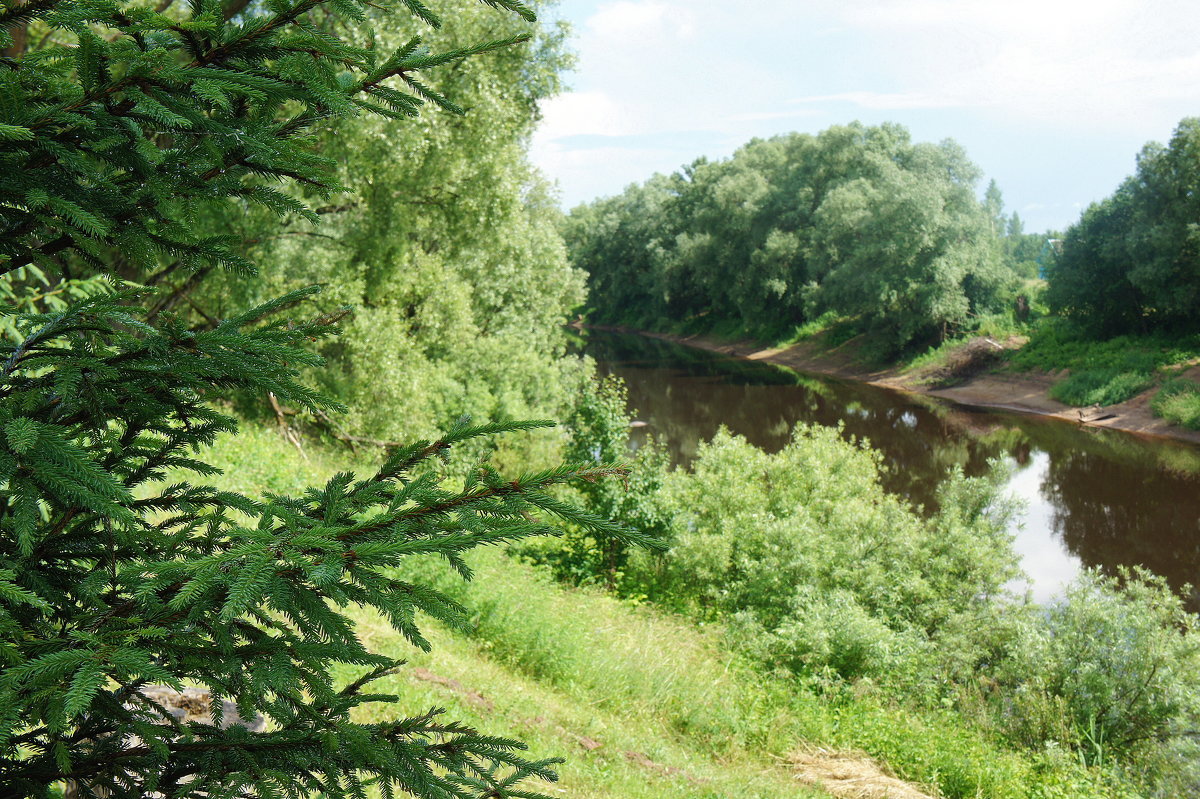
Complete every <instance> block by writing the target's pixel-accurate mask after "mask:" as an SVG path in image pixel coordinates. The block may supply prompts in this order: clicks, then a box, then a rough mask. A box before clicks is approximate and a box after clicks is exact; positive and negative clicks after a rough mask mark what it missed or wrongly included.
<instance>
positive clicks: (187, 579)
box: [0, 0, 641, 797]
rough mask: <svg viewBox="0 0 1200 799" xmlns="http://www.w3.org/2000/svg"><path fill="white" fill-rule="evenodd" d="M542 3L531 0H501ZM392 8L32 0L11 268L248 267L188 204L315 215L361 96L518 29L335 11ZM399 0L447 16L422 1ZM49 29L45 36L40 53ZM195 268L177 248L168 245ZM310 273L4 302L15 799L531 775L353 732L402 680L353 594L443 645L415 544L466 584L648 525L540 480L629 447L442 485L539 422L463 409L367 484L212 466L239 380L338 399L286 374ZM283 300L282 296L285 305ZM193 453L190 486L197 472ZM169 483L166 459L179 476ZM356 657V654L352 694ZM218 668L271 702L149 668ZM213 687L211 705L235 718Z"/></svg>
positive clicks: (0, 517) (5, 150)
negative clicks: (489, 35)
mask: <svg viewBox="0 0 1200 799" xmlns="http://www.w3.org/2000/svg"><path fill="white" fill-rule="evenodd" d="M488 5H491V6H493V7H498V8H503V9H507V10H508V11H509V12H513V13H516V14H518V15H520V16H522V17H523V18H525V19H526V20H527V21H531V18H532V14H531V13H530V12H529V10H528V9H526V8H525V7H524V6H522V5H521V4H520V3H519V2H516V0H488ZM377 8H378V5H377V4H376V3H375V2H366V1H365V0H364V1H363V2H356V1H355V0H271V2H269V3H265V4H262V5H259V4H245V3H236V4H235V5H233V6H222V5H221V4H220V3H219V2H216V1H215V0H194V2H191V3H190V4H188V5H187V6H186V7H174V6H172V5H171V4H170V3H160V4H158V5H150V4H145V3H140V2H124V1H123V0H94V1H93V2H84V0H33V1H32V2H27V3H23V4H10V5H9V6H8V7H7V8H6V9H5V10H4V11H3V12H0V28H2V29H3V30H5V31H7V33H5V34H4V41H3V42H0V46H3V47H5V48H7V49H6V51H5V56H4V60H3V61H2V62H0V225H2V226H3V229H4V235H3V236H2V237H0V273H3V274H5V275H10V276H11V275H14V274H16V273H17V271H18V270H21V269H32V268H36V269H38V270H41V271H42V272H43V273H56V272H57V273H62V272H63V271H64V270H66V269H68V268H70V266H71V265H72V264H78V263H89V264H91V265H93V267H95V268H97V269H103V268H104V267H105V266H106V265H107V266H112V265H114V264H113V262H115V261H118V260H119V261H120V262H121V264H120V265H122V266H125V265H128V264H135V265H140V268H145V269H152V268H153V267H154V265H155V264H162V263H163V262H164V261H166V262H168V263H169V264H170V265H171V266H172V267H173V268H176V269H182V270H187V269H204V268H208V267H213V268H225V269H230V270H234V271H239V270H240V271H250V270H252V269H253V264H252V263H250V262H248V261H247V259H246V258H245V257H244V255H243V254H242V248H241V243H240V242H238V241H237V240H235V239H234V238H231V237H230V236H228V235H224V234H222V233H221V232H219V231H217V232H212V231H206V230H205V229H204V226H203V225H200V224H197V223H196V220H198V219H201V218H203V217H204V216H205V215H207V214H211V213H212V208H213V207H214V205H220V204H224V203H237V204H244V205H246V207H250V205H258V206H262V207H265V208H269V209H271V210H273V211H275V212H277V213H281V214H297V215H301V216H306V217H309V218H312V219H314V220H315V219H316V218H317V217H318V215H317V214H316V213H315V212H314V211H313V209H312V208H311V207H310V206H309V205H307V204H306V203H304V202H303V201H302V199H300V198H298V195H297V194H296V193H294V192H288V191H286V190H285V187H286V186H288V185H295V184H300V185H303V186H305V187H306V188H307V190H308V191H310V192H311V193H313V194H314V195H316V196H317V197H319V196H320V195H321V194H322V193H328V192H330V191H332V190H334V189H336V188H337V185H336V181H335V180H333V179H332V177H331V175H332V167H333V164H331V163H330V161H329V160H328V159H327V158H324V157H322V156H321V155H319V154H317V153H314V152H313V151H312V149H311V147H310V145H311V143H312V142H313V141H314V139H315V137H316V136H317V134H318V133H319V131H320V128H321V126H322V125H325V124H328V123H329V121H330V120H336V119H339V118H349V117H352V116H355V115H359V114H364V113H366V114H374V115H377V116H379V117H382V118H385V119H388V120H394V121H404V120H407V119H408V118H410V117H412V116H413V115H415V114H416V113H417V111H418V108H419V107H420V106H421V105H422V104H424V103H428V102H432V103H434V104H436V105H439V106H443V107H445V108H447V109H449V110H451V111H453V110H455V107H454V104H453V103H452V102H451V101H449V100H448V99H446V98H445V97H443V96H442V94H441V93H439V91H438V90H437V89H435V88H433V87H432V86H431V85H430V83H429V82H428V79H427V78H425V77H424V76H423V73H425V72H427V71H429V70H432V69H434V68H436V67H439V66H442V65H446V64H452V63H456V62H458V61H460V60H461V59H463V58H467V57H471V56H475V55H478V54H482V53H487V52H490V51H495V50H500V49H503V48H505V47H510V46H512V45H514V44H516V43H518V42H519V41H521V40H522V39H523V38H524V36H523V35H515V36H512V37H508V38H505V39H500V40H494V41H484V42H480V43H477V44H473V45H469V46H464V47H460V48H456V49H452V50H449V51H441V52H437V51H431V50H429V49H426V48H424V47H423V46H422V44H421V39H420V38H419V37H416V36H413V37H411V38H408V39H406V40H405V41H403V42H401V43H400V44H398V45H397V46H396V47H394V48H389V49H384V48H382V47H380V46H376V42H378V41H379V39H378V38H376V37H372V36H369V35H365V34H364V35H363V37H362V38H361V39H351V38H347V37H343V36H337V35H334V34H332V33H330V32H329V30H328V28H326V27H324V26H322V25H320V24H318V23H319V22H323V21H324V19H325V17H326V15H337V16H340V17H342V18H346V19H349V20H351V21H353V22H355V23H356V24H364V23H365V22H366V11H367V10H372V11H373V10H374V9H377ZM402 9H407V11H408V12H410V14H411V15H412V16H415V17H416V18H419V19H420V20H423V21H424V23H426V24H429V25H437V24H439V20H438V18H437V17H436V16H435V14H434V13H433V11H431V10H430V9H429V8H427V7H426V6H424V5H423V4H422V3H421V2H419V0H404V2H403V4H402ZM30 42H36V43H37V44H38V45H39V46H36V47H35V48H33V49H29V43H30ZM176 263H177V264H178V266H174V265H175V264H176ZM314 291H315V290H314V289H304V290H300V291H297V292H293V293H290V294H288V295H285V296H283V297H280V298H277V299H273V300H271V301H269V302H266V303H263V304H261V305H259V306H257V307H255V308H253V309H251V310H248V311H243V312H240V313H235V314H232V315H230V316H228V317H227V318H224V319H216V320H212V322H213V323H212V324H210V325H207V326H205V327H204V328H203V329H194V328H191V327H189V326H188V325H186V324H185V323H184V322H183V321H182V320H181V319H179V318H177V317H173V316H171V315H169V314H158V315H157V316H156V317H155V320H154V322H153V323H150V322H148V321H147V316H148V315H150V314H149V313H148V312H147V310H146V308H145V307H144V305H145V301H146V297H145V294H144V293H143V291H142V290H139V289H124V288H118V290H116V291H115V292H114V293H106V294H102V295H98V296H94V297H91V298H89V299H85V300H83V301H81V302H76V303H73V304H70V305H69V306H68V307H66V308H62V309H59V310H51V311H48V312H45V313H33V312H31V311H24V312H16V311H11V310H10V311H8V312H7V313H8V314H9V322H10V324H11V327H12V329H13V330H14V331H15V332H16V336H15V340H13V341H8V342H5V343H3V344H0V357H3V366H2V367H0V428H2V431H0V433H2V434H0V795H4V796H32V797H47V796H50V795H52V794H53V793H54V791H55V790H56V788H55V786H57V785H61V784H62V783H63V782H64V781H71V782H72V783H73V785H74V787H75V790H76V791H78V792H79V793H81V794H82V795H84V796H96V797H99V796H105V797H113V796H116V797H135V796H136V797H143V796H147V795H161V796H166V797H200V796H205V797H234V796H244V795H248V794H252V795H257V796H303V795H311V794H320V795H324V796H363V795H364V791H365V790H366V788H367V787H368V786H371V785H374V786H377V788H378V790H379V791H380V792H381V794H382V795H383V796H385V797H390V796H395V795H397V794H407V795H415V796H421V797H484V796H486V797H502V796H533V795H535V794H534V793H533V792H531V790H530V789H528V788H526V787H522V786H523V785H524V784H525V782H526V781H527V780H528V779H529V778H531V777H541V778H544V779H553V778H554V773H553V771H552V770H551V766H552V764H553V761H549V760H530V759H528V758H526V757H525V756H523V755H522V754H521V751H520V750H521V748H522V746H521V744H519V743H518V742H516V741H511V740H506V739H502V738H496V737H492V736H488V735H485V734H482V733H480V732H478V731H476V730H473V729H470V728H467V727H465V726H463V725H461V724H458V723H456V722H453V721H447V720H445V719H443V718H442V712H441V711H440V710H438V709H433V710H431V711H428V712H423V713H418V714H416V715H411V716H407V717H406V716H403V715H398V716H397V717H395V718H394V719H392V720H391V721H386V722H381V723H374V724H362V723H356V722H354V721H353V719H352V712H353V711H354V709H355V708H356V707H359V706H361V705H363V704H364V703H372V702H389V701H392V700H393V699H394V698H393V697H389V696H387V695H381V694H378V693H374V692H373V690H372V684H373V683H374V682H375V681H376V680H378V679H379V678H380V677H382V676H384V675H387V674H390V673H392V672H394V671H395V670H396V669H398V668H399V667H400V665H401V664H399V663H397V662H395V661H393V660H390V659H388V658H385V657H382V656H380V655H377V654H375V653H372V652H371V651H370V650H368V649H367V648H366V647H365V646H364V645H363V643H362V642H361V641H360V640H359V639H358V638H357V636H356V634H355V630H354V628H353V625H352V624H351V622H350V621H349V620H348V618H347V617H346V616H345V615H344V614H343V612H342V609H344V608H345V607H346V606H347V605H349V604H352V603H354V604H362V605H369V606H373V607H375V608H377V609H379V611H380V612H381V613H382V614H383V616H384V617H385V618H386V619H388V620H389V621H390V622H391V624H392V625H393V627H394V628H395V629H396V630H397V631H398V632H399V633H400V634H402V635H404V636H405V637H407V638H408V639H409V640H410V641H411V642H412V643H413V644H414V645H416V646H420V647H428V643H427V641H426V639H425V638H424V637H423V636H422V634H421V631H420V629H419V628H418V626H417V624H416V613H417V611H423V612H425V613H428V614H430V615H432V616H434V617H437V618H441V619H445V620H447V621H449V622H453V621H454V620H455V619H456V618H459V617H460V616H461V609H460V608H459V607H458V606H457V605H456V604H455V603H454V602H452V601H450V600H449V599H447V598H446V597H444V596H441V595H439V594H438V593H437V592H435V591H433V590H431V589H430V588H429V587H427V586H423V585H420V584H413V583H410V582H408V581H406V580H405V579H404V569H403V566H404V563H405V562H406V561H407V559H409V558H412V557H422V556H424V557H429V556H435V557H441V558H444V559H445V560H447V561H448V562H449V563H450V564H452V565H453V566H454V567H456V568H457V569H458V570H459V571H460V572H461V573H462V574H463V575H464V577H466V576H469V574H470V572H469V569H468V568H467V565H466V563H465V562H464V560H463V556H464V554H465V553H466V552H467V551H468V550H470V549H472V548H474V547H476V546H480V545H485V544H495V543H501V542H506V541H511V540H514V539H519V538H522V537H525V536H529V535H534V534H541V533H547V532H554V530H555V527H554V520H555V519H556V518H558V519H563V518H565V519H566V520H569V521H570V522H571V524H572V525H573V526H574V525H578V526H582V527H583V528H585V529H590V530H593V531H594V532H595V533H596V534H597V535H600V536H606V535H611V536H616V537H618V538H622V539H625V540H641V539H640V538H639V537H638V536H637V535H636V534H630V533H627V532H626V531H624V530H622V529H621V528H619V527H617V526H615V525H613V524H610V523H608V522H605V521H604V520H601V519H598V518H595V517H592V516H589V515H588V514H586V513H583V512H581V511H578V510H576V509H574V508H571V507H569V506H566V505H564V504H562V503H560V502H558V501H556V500H554V499H552V498H551V497H550V496H548V495H547V494H546V493H545V489H546V488H547V487H548V486H551V485H553V484H556V483H561V482H564V481H567V480H571V479H575V478H584V479H595V478H596V477H598V476H599V475H602V474H607V473H611V472H612V471H613V470H612V469H610V468H608V467H603V466H601V467H596V466H594V465H593V466H590V467H579V468H573V467H569V466H562V467H559V468H555V469H551V470H548V471H545V472H541V473H537V474H526V475H522V476H518V477H516V478H515V479H502V478H501V477H500V476H499V475H497V474H496V473H495V471H494V470H492V469H490V468H489V467H488V466H487V465H486V464H480V465H479V466H478V468H476V469H475V470H473V471H472V472H471V474H470V475H469V476H468V478H467V479H466V481H465V482H462V481H458V482H454V483H448V482H446V481H445V480H443V479H442V477H441V474H440V472H439V470H438V466H437V464H438V459H439V457H441V456H444V455H445V454H446V452H447V451H449V450H450V449H451V448H453V447H455V446H457V445H458V444H459V443H461V442H463V441H467V440H470V439H472V438H478V437H480V436H487V435H491V434H494V433H497V432H501V431H504V430H513V429H524V428H531V427H536V426H538V425H540V424H544V423H539V422H527V423H511V424H499V425H483V426H474V427H473V426H471V425H470V424H469V423H466V422H463V423H461V424H459V425H456V426H455V427H454V428H453V429H451V430H449V431H448V432H447V433H446V434H445V435H443V436H441V437H440V438H437V439H436V440H431V441H420V442H415V443H413V444H411V445H409V446H403V447H399V448H398V449H396V450H395V451H394V452H393V453H392V454H391V455H390V456H389V457H388V458H387V459H386V460H385V461H384V462H383V463H382V464H381V466H380V467H379V469H378V470H377V471H376V472H375V473H374V474H371V475H369V476H366V477H363V478H356V477H355V476H354V475H352V474H339V475H336V476H335V477H333V478H332V479H331V480H330V481H329V482H328V483H327V484H326V485H324V486H319V487H314V488H311V489H309V490H308V491H306V492H304V493H303V494H302V495H300V496H295V497H290V496H268V497H264V498H259V497H249V496H243V495H239V494H236V493H232V492H223V491H219V490H217V489H215V488H213V487H211V486H208V485H205V484H204V482H203V478H204V477H205V476H208V475H211V474H212V473H213V471H214V470H213V468H212V467H211V466H209V465H208V464H206V463H205V462H204V460H203V450H204V447H205V446H206V445H208V444H211V443H212V441H213V440H214V438H215V437H216V436H217V435H218V434H221V433H223V432H229V431H232V430H234V429H235V427H236V423H235V421H234V420H233V419H232V418H231V417H230V416H229V415H228V414H226V413H224V412H222V411H221V409H220V406H219V405H215V404H214V403H213V402H212V400H213V398H214V397H215V396H217V395H219V394H220V393H221V392H224V391H228V390H230V389H240V390H244V391H250V392H259V393H263V392H270V393H272V394H274V395H275V396H276V397H278V398H279V399H280V400H282V401H284V402H287V403H290V404H291V405H293V406H294V407H297V408H304V409H308V410H311V411H314V412H316V411H326V410H330V409H332V408H333V406H334V403H331V402H329V401H328V400H325V399H323V398H322V397H321V396H320V395H319V394H318V393H316V392H314V391H313V390H311V389H310V388H308V387H306V386H305V385H303V384H302V383H301V382H300V381H298V380H297V373H298V371H299V370H300V369H303V368H307V367H315V366H316V365H318V364H319V361H320V359H319V358H318V357H317V356H316V355H314V354H312V352H311V350H310V349H309V346H310V344H311V343H312V342H314V341H319V340H321V339H323V338H324V337H326V336H328V335H330V334H331V333H332V332H334V328H333V323H334V320H333V318H331V317H329V316H326V315H317V316H315V317H311V318H304V317H303V316H297V314H300V313H301V312H300V311H298V310H297V309H299V308H303V307H304V306H303V304H304V303H305V302H306V301H307V300H308V299H309V298H311V296H312V295H313V293H314ZM285 315H291V317H292V318H290V319H285V318H284V316H285ZM189 472H190V473H191V475H193V478H192V479H181V478H180V477H179V475H181V474H185V475H186V474H187V473H189ZM168 479H169V481H168ZM336 663H349V664H352V665H356V666H358V667H360V671H361V675H360V676H359V678H358V679H356V680H354V681H353V682H351V683H350V684H348V685H338V684H335V683H334V681H333V679H332V677H331V668H332V667H333V665H334V664H336ZM157 683H161V684H165V685H167V686H171V687H174V688H177V689H178V688H182V687H183V686H184V685H185V684H190V685H200V686H204V687H206V688H207V689H208V690H209V691H210V692H211V694H212V696H213V698H214V699H215V700H222V701H227V702H228V703H229V705H226V706H233V707H236V710H237V714H238V715H240V716H241V717H242V718H251V717H253V716H255V715H256V714H261V715H262V716H264V717H265V718H266V719H267V720H268V722H269V724H268V725H267V727H266V729H264V730H261V731H256V730H253V729H249V728H246V727H241V726H238V725H233V726H229V727H228V728H224V727H222V726H221V725H220V724H217V723H215V722H219V721H220V720H221V719H220V718H219V716H221V715H222V714H221V713H220V712H218V711H215V710H214V712H213V716H214V717H213V718H212V719H211V721H212V722H214V723H211V724H209V723H203V722H196V721H179V720H177V719H175V718H174V717H173V716H172V715H171V714H170V713H169V712H167V710H166V709H165V708H164V707H163V706H162V705H160V704H159V703H158V702H156V701H155V700H154V699H152V698H151V697H152V695H153V694H151V693H148V692H147V691H146V690H144V689H145V688H146V687H147V686H148V685H149V684H157ZM222 701H215V702H214V703H213V705H212V707H213V708H221V707H222V706H223V705H222Z"/></svg>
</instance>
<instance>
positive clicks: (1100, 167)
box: [532, 0, 1200, 232]
mask: <svg viewBox="0 0 1200 799" xmlns="http://www.w3.org/2000/svg"><path fill="white" fill-rule="evenodd" d="M543 17H544V18H550V19H555V18H561V19H565V20H567V21H569V22H570V23H571V25H572V27H573V30H574V35H573V40H572V44H573V48H574V50H575V52H576V53H577V56H578V65H577V68H576V70H575V71H574V72H573V73H571V74H569V75H568V76H567V84H568V87H569V88H568V91H566V92H565V93H563V94H561V95H559V96H557V97H554V98H551V99H550V100H548V101H546V102H545V103H544V105H543V120H542V122H541V125H540V126H539V128H538V130H537V132H536V133H535V135H534V139H533V149H532V157H533V159H534V162H535V163H536V164H537V165H538V166H540V167H541V168H542V169H543V171H545V172H546V173H547V175H549V177H550V178H551V179H552V180H554V181H556V182H557V183H558V186H559V192H560V195H561V199H562V203H563V206H564V207H565V208H571V207H573V206H575V205H577V204H579V203H581V202H586V201H589V200H592V199H594V198H596V197H598V196H606V195H611V194H617V193H619V192H621V191H622V190H623V189H624V188H625V186H627V185H629V184H630V183H635V182H641V181H644V180H645V179H646V178H648V177H649V176H650V175H652V174H653V173H655V172H664V173H670V172H674V171H676V170H677V169H679V168H680V167H681V166H683V165H684V164H687V163H690V162H691V161H693V160H695V159H696V158H698V157H700V156H706V157H708V158H710V159H711V158H724V157H728V156H729V155H731V154H732V153H733V152H734V151H735V150H736V149H737V148H738V147H739V146H741V145H742V144H744V143H746V142H747V141H749V140H750V139H752V138H754V137H767V136H772V135H776V134H779V133H786V132H789V131H800V132H806V133H816V132H818V131H820V130H823V129H824V128H827V127H829V126H830V125H836V124H844V123H847V122H851V121H854V120H859V121H861V122H864V123H867V124H877V123H880V122H885V121H891V122H899V123H901V124H903V125H904V126H906V127H907V128H908V129H909V130H910V131H911V132H912V135H913V138H914V140H917V141H942V140H944V139H948V138H949V139H954V140H955V141H957V142H958V143H959V144H961V145H962V146H963V147H964V148H965V149H966V151H967V154H968V156H969V157H970V158H971V160H972V161H974V162H975V163H976V164H977V165H979V167H980V168H981V169H982V170H983V172H984V173H985V177H984V179H983V181H981V183H980V185H979V190H980V193H981V194H982V191H983V189H984V188H985V187H986V185H987V181H988V180H989V179H995V181H996V183H997V185H998V186H999V187H1000V190H1001V192H1002V193H1003V196H1004V201H1005V206H1006V210H1007V211H1008V212H1010V213H1011V212H1013V211H1016V212H1017V213H1019V214H1020V216H1021V218H1022V219H1023V220H1024V222H1025V229H1026V231H1027V232H1034V231H1043V230H1052V229H1053V230H1062V229H1064V228H1066V227H1067V226H1068V225H1070V224H1071V223H1072V222H1074V221H1075V220H1077V219H1078V218H1079V214H1080V213H1081V212H1082V210H1083V209H1084V208H1086V207H1087V206H1088V205H1089V204H1090V203H1092V202H1095V201H1097V200H1100V199H1103V198H1104V197H1106V196H1108V195H1109V194H1111V193H1112V192H1113V190H1114V189H1116V187H1117V186H1118V184H1119V183H1120V182H1121V181H1122V180H1123V179H1124V178H1125V177H1126V176H1128V175H1130V174H1132V173H1133V172H1134V170H1135V168H1136V158H1137V153H1138V151H1139V150H1141V148H1142V147H1143V146H1144V145H1145V144H1146V143H1147V142H1150V141H1158V142H1166V141H1168V140H1169V139H1170V137H1171V133H1172V131H1173V130H1174V128H1175V126H1176V125H1177V124H1178V122H1179V120H1181V119H1183V118H1184V117H1187V116H1193V115H1200V3H1198V2H1196V0H1188V1H1187V2H1176V0H1090V1H1089V2H1077V1H1076V0H841V1H840V2H839V1H838V0H723V1H722V2H717V0H561V2H560V4H559V5H558V7H557V9H556V10H552V11H548V12H546V13H544V14H543Z"/></svg>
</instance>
